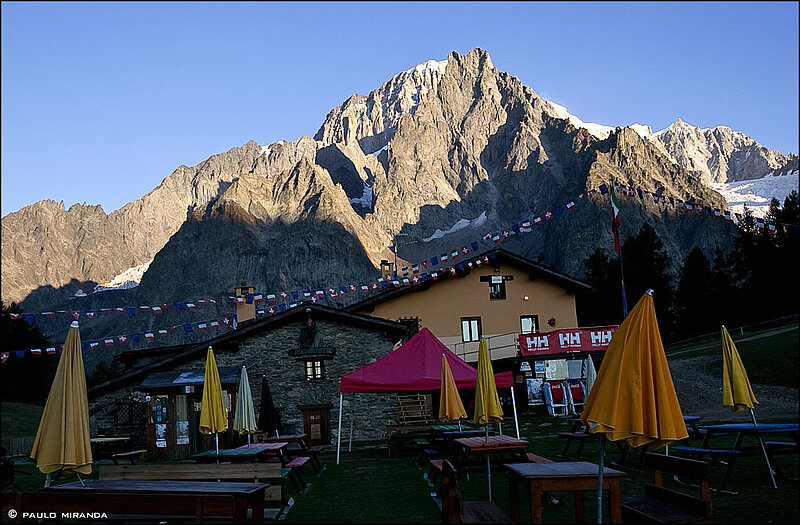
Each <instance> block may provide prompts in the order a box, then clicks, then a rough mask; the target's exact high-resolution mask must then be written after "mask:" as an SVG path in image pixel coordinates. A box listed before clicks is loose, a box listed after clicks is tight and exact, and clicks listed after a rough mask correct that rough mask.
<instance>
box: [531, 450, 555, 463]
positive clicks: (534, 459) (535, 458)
mask: <svg viewBox="0 0 800 525" xmlns="http://www.w3.org/2000/svg"><path fill="white" fill-rule="evenodd" d="M525 455H526V456H528V461H530V462H531V463H552V462H553V460H552V459H547V458H546V457H544V456H538V455H536V454H533V453H532V452H528V453H527V454H525Z"/></svg>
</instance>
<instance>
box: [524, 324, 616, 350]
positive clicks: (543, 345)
mask: <svg viewBox="0 0 800 525" xmlns="http://www.w3.org/2000/svg"><path fill="white" fill-rule="evenodd" d="M617 328H618V327H617V326H606V327H603V328H589V329H579V328H572V329H570V328H566V329H564V330H556V331H554V332H547V333H537V334H519V350H520V352H521V353H522V355H534V356H535V355H550V354H564V353H574V352H592V351H598V350H605V349H606V348H607V347H608V343H610V342H611V338H612V337H613V336H614V332H616V331H617Z"/></svg>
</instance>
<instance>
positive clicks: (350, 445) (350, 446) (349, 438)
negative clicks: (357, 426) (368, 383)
mask: <svg viewBox="0 0 800 525" xmlns="http://www.w3.org/2000/svg"><path fill="white" fill-rule="evenodd" d="M348 412H350V434H349V435H348V436H347V451H348V452H352V451H353V403H350V410H349V411H348Z"/></svg>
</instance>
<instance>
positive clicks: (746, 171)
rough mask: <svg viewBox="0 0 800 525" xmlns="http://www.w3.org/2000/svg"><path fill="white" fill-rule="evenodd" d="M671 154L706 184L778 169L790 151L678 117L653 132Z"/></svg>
mask: <svg viewBox="0 0 800 525" xmlns="http://www.w3.org/2000/svg"><path fill="white" fill-rule="evenodd" d="M656 136H657V137H658V139H659V140H660V141H661V143H662V144H663V145H664V148H665V150H666V151H667V152H668V153H669V155H670V156H671V158H672V159H673V160H674V161H675V162H676V163H677V164H678V165H680V166H682V167H684V168H686V169H688V170H689V171H691V172H692V173H694V174H695V176H697V177H698V178H700V180H702V181H703V183H705V184H710V183H723V182H735V181H741V180H752V179H759V178H762V177H764V176H767V175H773V174H777V173H780V172H782V171H785V170H784V167H785V166H786V165H787V164H789V163H790V162H791V160H792V157H793V156H792V155H791V154H790V155H788V156H787V155H783V154H782V153H780V152H778V151H774V150H770V149H768V148H765V147H764V146H762V145H761V144H759V143H758V142H756V141H755V140H754V139H752V138H751V137H748V136H747V135H745V134H744V133H742V132H739V131H734V130H732V129H731V128H729V127H728V126H717V127H715V128H710V129H709V128H706V129H701V128H698V127H696V126H693V125H691V124H688V123H686V122H684V121H682V120H681V119H676V120H675V122H673V123H672V124H670V126H669V127H668V128H666V129H664V130H661V131H659V132H658V133H656Z"/></svg>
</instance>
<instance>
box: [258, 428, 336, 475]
mask: <svg viewBox="0 0 800 525" xmlns="http://www.w3.org/2000/svg"><path fill="white" fill-rule="evenodd" d="M257 440H258V443H279V442H283V441H285V442H286V443H290V444H294V445H296V448H295V451H299V453H298V454H292V453H291V450H292V448H290V447H287V448H286V449H284V450H285V451H286V452H288V453H289V454H290V455H294V456H303V457H308V458H309V459H310V460H311V465H312V466H313V467H314V470H315V471H316V472H317V475H319V474H320V473H322V471H323V470H325V468H324V467H323V465H322V462H321V461H320V459H319V457H318V455H319V453H320V452H321V451H322V446H321V445H318V446H316V447H312V446H311V443H310V442H309V441H308V435H307V434H284V435H282V436H280V437H266V435H265V434H257Z"/></svg>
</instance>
